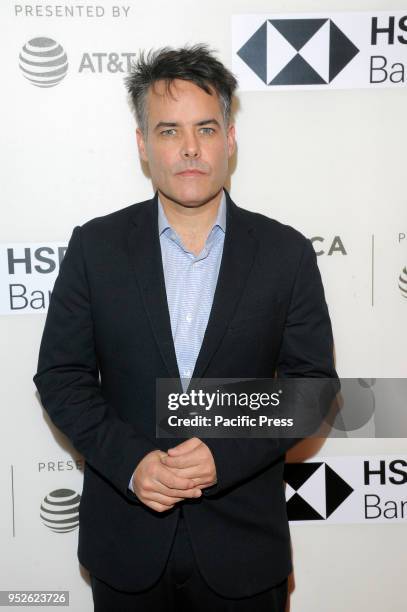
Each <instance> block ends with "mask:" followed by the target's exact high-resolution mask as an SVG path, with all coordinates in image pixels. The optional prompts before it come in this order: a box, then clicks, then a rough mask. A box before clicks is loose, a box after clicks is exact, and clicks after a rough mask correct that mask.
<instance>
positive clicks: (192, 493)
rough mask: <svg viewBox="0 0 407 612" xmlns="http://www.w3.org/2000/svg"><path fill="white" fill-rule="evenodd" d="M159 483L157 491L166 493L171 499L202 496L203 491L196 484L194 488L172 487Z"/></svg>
mask: <svg viewBox="0 0 407 612" xmlns="http://www.w3.org/2000/svg"><path fill="white" fill-rule="evenodd" d="M157 485H158V487H159V488H158V489H157V491H158V492H159V493H160V494H162V495H165V496H166V497H168V498H171V499H177V500H178V501H179V499H186V498H196V497H201V494H202V491H201V490H200V489H199V488H198V487H197V486H195V487H194V488H193V489H186V490H183V489H170V488H168V487H166V486H164V485H161V484H160V483H157Z"/></svg>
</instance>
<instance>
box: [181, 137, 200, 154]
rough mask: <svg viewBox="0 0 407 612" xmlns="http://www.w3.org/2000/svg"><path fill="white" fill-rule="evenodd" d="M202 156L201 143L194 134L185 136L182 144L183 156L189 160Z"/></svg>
mask: <svg viewBox="0 0 407 612" xmlns="http://www.w3.org/2000/svg"><path fill="white" fill-rule="evenodd" d="M199 154H200V149H199V142H198V140H197V138H196V136H195V135H194V134H187V135H185V138H184V141H183V143H182V156H183V157H186V158H188V159H190V158H196V157H198V156H199Z"/></svg>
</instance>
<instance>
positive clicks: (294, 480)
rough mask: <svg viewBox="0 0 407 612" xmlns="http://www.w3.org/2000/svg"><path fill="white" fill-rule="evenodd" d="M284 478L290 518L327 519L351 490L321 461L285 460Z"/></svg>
mask: <svg viewBox="0 0 407 612" xmlns="http://www.w3.org/2000/svg"><path fill="white" fill-rule="evenodd" d="M284 480H285V482H286V485H287V487H286V492H285V494H286V502H287V514H288V520H289V521H323V520H326V519H328V518H329V517H330V516H331V515H332V514H333V513H334V512H335V510H337V508H339V506H340V505H341V504H343V502H344V501H345V500H346V499H347V498H348V497H349V496H350V495H351V494H352V493H353V491H354V489H353V487H351V486H350V484H349V483H348V482H346V481H345V480H344V479H343V478H342V477H341V476H339V474H338V473H337V472H335V471H334V470H333V469H332V468H331V467H330V466H329V465H328V464H327V463H326V462H324V461H318V462H306V463H286V464H285V466H284Z"/></svg>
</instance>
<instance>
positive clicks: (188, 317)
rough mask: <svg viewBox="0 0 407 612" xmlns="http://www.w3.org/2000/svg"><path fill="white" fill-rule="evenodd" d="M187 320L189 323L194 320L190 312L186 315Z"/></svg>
mask: <svg viewBox="0 0 407 612" xmlns="http://www.w3.org/2000/svg"><path fill="white" fill-rule="evenodd" d="M185 319H186V321H188V323H191V321H192V316H191V315H190V314H187V316H186V317H185Z"/></svg>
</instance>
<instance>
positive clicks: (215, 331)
mask: <svg viewBox="0 0 407 612" xmlns="http://www.w3.org/2000/svg"><path fill="white" fill-rule="evenodd" d="M225 193H226V233H225V241H224V244H223V254H222V260H221V264H220V269H219V275H218V280H217V284H216V289H215V294H214V297H213V303H212V309H211V312H210V315H209V320H208V324H207V327H206V330H205V335H204V338H203V341H202V346H201V350H200V352H199V354H198V357H197V360H196V364H195V369H194V372H193V374H192V377H193V378H201V377H202V376H204V374H205V372H206V370H207V368H208V366H209V364H210V362H211V359H212V357H213V355H214V353H215V351H216V349H217V347H218V345H219V344H220V342H221V340H222V338H223V335H224V334H225V332H226V329H227V327H228V325H229V322H230V320H231V318H232V316H233V314H234V311H235V310H236V307H237V305H238V302H239V299H240V297H241V295H242V292H243V289H244V286H245V284H246V281H247V278H248V276H249V273H250V270H251V267H252V265H253V262H254V259H255V255H256V252H257V249H258V240H257V238H256V236H255V233H254V228H253V227H251V226H250V225H248V224H247V220H246V219H244V218H243V215H242V213H241V210H240V209H239V207H238V206H236V204H235V203H234V202H233V200H232V199H231V197H230V195H229V193H228V191H227V190H226V189H225Z"/></svg>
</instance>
